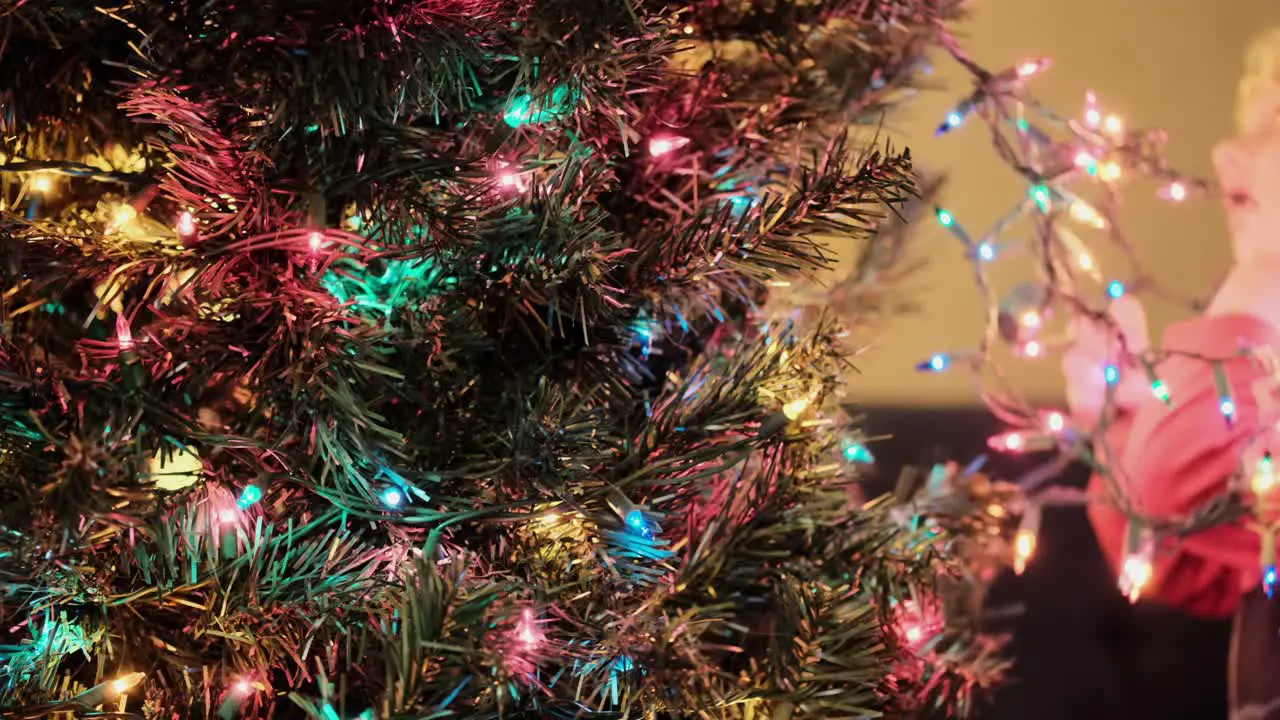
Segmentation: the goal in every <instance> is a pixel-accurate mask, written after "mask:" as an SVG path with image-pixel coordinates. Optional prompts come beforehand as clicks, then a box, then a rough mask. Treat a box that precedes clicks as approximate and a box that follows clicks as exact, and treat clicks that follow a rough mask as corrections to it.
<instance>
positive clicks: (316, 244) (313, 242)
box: [307, 231, 324, 253]
mask: <svg viewBox="0 0 1280 720" xmlns="http://www.w3.org/2000/svg"><path fill="white" fill-rule="evenodd" d="M307 247H309V248H311V252H313V253H315V252H320V248H322V247H324V233H322V232H319V231H313V232H312V233H311V234H310V235H308V236H307Z"/></svg>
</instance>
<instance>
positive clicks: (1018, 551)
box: [1013, 528, 1036, 575]
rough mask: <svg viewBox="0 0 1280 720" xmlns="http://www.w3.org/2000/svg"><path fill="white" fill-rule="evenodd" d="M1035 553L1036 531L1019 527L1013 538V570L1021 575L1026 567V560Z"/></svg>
mask: <svg viewBox="0 0 1280 720" xmlns="http://www.w3.org/2000/svg"><path fill="white" fill-rule="evenodd" d="M1035 554H1036V533H1035V531H1034V530H1031V529H1028V528H1019V529H1018V534H1017V535H1015V536H1014V538H1013V572H1014V573H1016V574H1018V575H1021V574H1022V573H1023V572H1025V571H1026V569H1027V562H1028V561H1030V560H1031V556H1032V555H1035Z"/></svg>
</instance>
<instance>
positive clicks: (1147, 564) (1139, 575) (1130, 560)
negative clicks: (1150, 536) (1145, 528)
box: [1120, 553, 1155, 603]
mask: <svg viewBox="0 0 1280 720" xmlns="http://www.w3.org/2000/svg"><path fill="white" fill-rule="evenodd" d="M1153 577H1155V568H1153V567H1152V566H1151V558H1150V557H1149V556H1148V555H1147V554H1146V553H1130V554H1129V555H1128V556H1127V557H1125V559H1124V564H1123V565H1121V568H1120V592H1122V593H1124V595H1125V597H1127V598H1129V602H1131V603H1136V602H1138V599H1139V598H1141V597H1142V591H1143V590H1145V589H1146V587H1147V585H1149V584H1150V583H1151V579H1152V578H1153Z"/></svg>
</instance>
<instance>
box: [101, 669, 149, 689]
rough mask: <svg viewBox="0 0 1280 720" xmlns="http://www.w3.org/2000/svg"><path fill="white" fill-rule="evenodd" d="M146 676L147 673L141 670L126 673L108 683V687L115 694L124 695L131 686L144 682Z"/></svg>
mask: <svg viewBox="0 0 1280 720" xmlns="http://www.w3.org/2000/svg"><path fill="white" fill-rule="evenodd" d="M146 676H147V675H146V673H140V672H134V673H126V674H124V675H121V676H120V677H118V678H116V679H115V680H112V681H111V682H109V683H107V689H108V690H110V691H111V693H112V694H113V695H123V694H125V693H126V692H128V691H129V688H131V687H133V686H134V685H137V684H138V683H140V682H142V679H143V678H145V677H146Z"/></svg>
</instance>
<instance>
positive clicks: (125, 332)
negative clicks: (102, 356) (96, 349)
mask: <svg viewBox="0 0 1280 720" xmlns="http://www.w3.org/2000/svg"><path fill="white" fill-rule="evenodd" d="M116 342H118V343H119V344H120V350H121V351H128V350H132V349H133V330H131V329H130V328H129V321H128V320H127V319H126V318H125V316H124V315H123V314H120V315H116Z"/></svg>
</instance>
